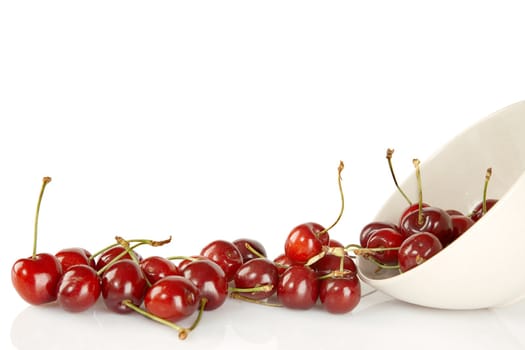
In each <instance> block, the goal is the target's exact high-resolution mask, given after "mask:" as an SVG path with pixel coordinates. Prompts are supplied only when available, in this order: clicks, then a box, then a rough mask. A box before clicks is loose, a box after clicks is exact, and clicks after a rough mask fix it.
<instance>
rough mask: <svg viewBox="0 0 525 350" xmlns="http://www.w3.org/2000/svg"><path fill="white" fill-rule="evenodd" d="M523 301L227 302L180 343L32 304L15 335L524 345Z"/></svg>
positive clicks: (113, 318)
mask: <svg viewBox="0 0 525 350" xmlns="http://www.w3.org/2000/svg"><path fill="white" fill-rule="evenodd" d="M524 314H525V302H522V303H519V304H515V305H513V306H510V307H506V308H501V309H493V310H473V311H447V310H436V309H429V308H424V307H419V306H414V305H410V304H406V303H403V302H400V301H396V300H392V299H391V298H390V297H388V296H385V295H384V294H382V293H379V292H377V293H373V294H371V295H369V296H367V297H365V298H363V300H362V301H361V303H360V304H359V305H358V307H357V308H356V309H355V310H354V312H352V313H350V314H345V315H332V314H328V313H326V312H325V311H323V310H322V309H321V308H315V309H312V310H307V311H297V310H289V309H285V308H273V307H265V306H261V305H254V304H248V303H245V302H242V301H238V300H227V302H226V304H225V305H224V306H223V307H221V308H220V309H217V310H213V311H210V312H206V313H205V314H204V315H203V318H202V322H201V324H200V325H199V327H198V328H197V329H196V330H195V331H194V333H192V334H190V336H189V337H188V339H187V340H185V341H184V342H183V343H182V342H181V341H180V340H179V339H178V338H177V333H176V332H174V331H173V330H171V329H170V328H168V327H165V326H162V325H160V324H157V323H155V322H153V321H150V320H148V319H146V318H144V317H142V316H140V315H136V314H128V315H118V314H114V313H111V312H109V311H107V310H106V309H105V308H104V306H103V305H102V304H99V305H97V306H96V307H95V308H93V309H92V310H89V311H87V312H84V313H80V314H73V313H67V312H65V311H63V310H61V309H60V308H58V307H57V306H56V305H49V306H44V307H34V306H29V307H27V308H26V309H24V310H23V311H22V312H21V313H20V314H19V315H18V317H16V318H15V320H14V321H13V324H12V328H11V340H12V342H13V344H14V346H15V347H16V348H17V349H20V350H28V349H31V350H33V349H35V348H37V347H40V348H41V347H42V346H44V347H45V348H52V349H71V348H73V347H74V348H75V350H81V349H90V350H93V349H109V348H111V349H122V348H129V349H137V348H152V346H154V348H155V350H158V349H164V348H165V349H173V348H174V347H177V346H181V345H184V349H203V348H206V349H229V350H231V349H234V348H236V347H240V346H243V347H249V349H250V350H257V349H265V350H269V349H276V348H277V349H287V350H289V349H294V348H297V347H298V346H301V348H302V349H314V348H315V349H322V348H326V347H327V346H329V347H336V346H341V347H345V348H347V347H348V346H352V348H356V347H361V348H369V347H370V342H373V344H374V346H373V347H374V348H376V349H377V348H383V347H385V348H392V347H393V348H397V345H399V346H401V343H402V344H404V347H405V348H407V349H411V348H421V349H423V348H424V349H443V348H444V347H451V346H453V347H454V348H456V347H462V346H463V347H465V348H484V349H485V348H504V349H522V348H523V346H524V344H525V335H523V329H524V327H525V317H523V315H524Z"/></svg>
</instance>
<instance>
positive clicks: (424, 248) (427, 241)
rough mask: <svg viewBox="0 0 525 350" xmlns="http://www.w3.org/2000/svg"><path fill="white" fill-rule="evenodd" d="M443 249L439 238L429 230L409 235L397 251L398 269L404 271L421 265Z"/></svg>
mask: <svg viewBox="0 0 525 350" xmlns="http://www.w3.org/2000/svg"><path fill="white" fill-rule="evenodd" d="M442 249H443V245H442V244H441V242H440V240H439V239H438V238H437V237H436V236H435V235H433V234H432V233H430V232H420V233H416V234H413V235H411V236H410V237H408V238H407V239H405V241H404V242H403V243H402V244H401V247H399V252H398V260H399V270H400V271H401V272H406V271H408V270H410V269H412V268H414V267H416V266H418V265H421V264H422V263H424V262H425V261H427V260H428V259H430V258H431V257H433V256H434V255H436V254H437V253H439V252H440V251H441V250H442Z"/></svg>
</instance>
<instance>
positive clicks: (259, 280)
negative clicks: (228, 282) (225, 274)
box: [233, 258, 279, 300]
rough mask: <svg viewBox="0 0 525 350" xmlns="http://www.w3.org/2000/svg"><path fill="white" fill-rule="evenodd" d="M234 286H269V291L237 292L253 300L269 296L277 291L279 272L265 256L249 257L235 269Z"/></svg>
mask: <svg viewBox="0 0 525 350" xmlns="http://www.w3.org/2000/svg"><path fill="white" fill-rule="evenodd" d="M233 281H234V284H235V287H236V288H254V287H259V286H271V287H272V289H271V290H269V291H260V292H239V294H241V295H243V296H245V297H247V298H250V299H255V300H262V299H266V298H269V297H271V296H272V295H274V294H275V292H276V291H277V284H278V283H279V272H278V270H277V266H275V263H273V262H272V261H270V260H268V259H266V258H256V259H251V260H249V261H247V262H245V263H244V264H242V265H241V267H240V268H239V269H238V270H237V272H236V273H235V277H234V278H233Z"/></svg>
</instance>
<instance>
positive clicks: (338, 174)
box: [317, 160, 345, 237]
mask: <svg viewBox="0 0 525 350" xmlns="http://www.w3.org/2000/svg"><path fill="white" fill-rule="evenodd" d="M344 167H345V165H344V163H343V161H342V160H340V161H339V167H338V168H337V184H338V186H339V194H340V196H341V209H340V210H339V215H338V216H337V219H335V221H334V222H333V223H332V225H330V226H329V227H328V228H325V229H324V230H322V231H321V232H318V233H317V237H319V236H321V235H323V234H325V233H327V232H328V231H330V230H331V229H332V228H333V227H334V226H335V225H337V223H338V222H339V220H341V217H342V216H343V212H344V210H345V196H344V194H343V185H342V179H341V173H342V172H343V169H344Z"/></svg>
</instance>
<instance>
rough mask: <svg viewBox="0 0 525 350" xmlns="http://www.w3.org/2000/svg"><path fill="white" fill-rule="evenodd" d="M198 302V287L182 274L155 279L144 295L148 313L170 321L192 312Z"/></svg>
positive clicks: (182, 317)
mask: <svg viewBox="0 0 525 350" xmlns="http://www.w3.org/2000/svg"><path fill="white" fill-rule="evenodd" d="M199 303H200V295H199V289H198V288H197V287H196V286H195V285H194V284H193V283H192V282H191V281H190V280H188V279H187V278H184V277H182V276H168V277H165V278H163V279H161V280H159V281H157V282H156V283H155V284H154V285H152V286H151V287H150V288H149V290H148V292H147V293H146V296H145V297H144V307H145V308H146V310H147V311H148V312H149V313H151V314H153V315H155V316H157V317H160V318H163V319H165V320H169V321H172V322H177V321H180V320H182V319H184V318H186V317H188V316H190V315H191V314H193V313H194V312H195V311H196V310H197V309H198V308H199Z"/></svg>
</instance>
